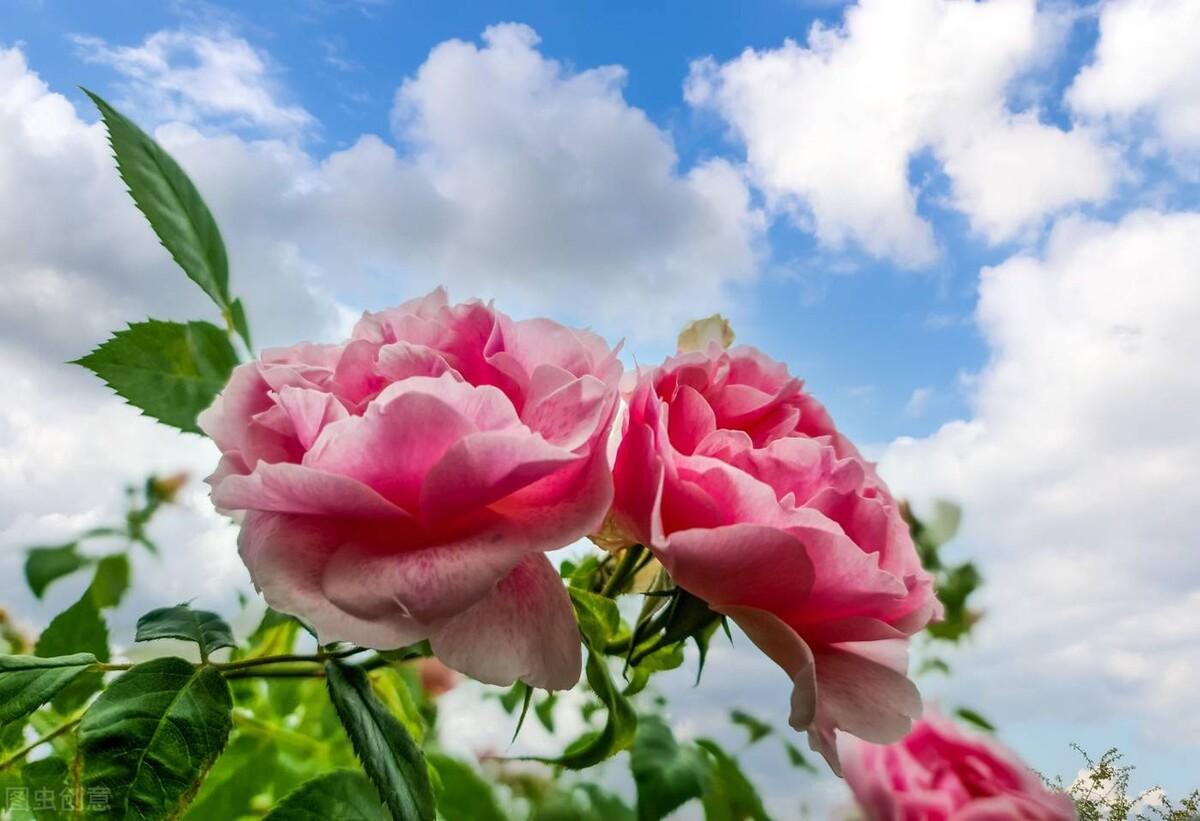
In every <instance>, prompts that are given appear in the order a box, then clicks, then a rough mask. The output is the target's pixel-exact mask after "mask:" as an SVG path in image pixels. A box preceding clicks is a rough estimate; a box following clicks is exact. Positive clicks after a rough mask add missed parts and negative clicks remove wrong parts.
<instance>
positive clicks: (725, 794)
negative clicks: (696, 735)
mask: <svg viewBox="0 0 1200 821" xmlns="http://www.w3.org/2000/svg"><path fill="white" fill-rule="evenodd" d="M696 745H697V746H698V747H700V748H701V749H703V750H704V751H705V752H706V753H707V754H708V756H709V760H710V764H711V765H712V770H711V774H712V780H711V781H710V782H709V788H708V789H707V790H706V791H705V793H704V797H703V799H702V800H703V802H704V818H705V821H770V818H769V816H768V815H767V811H766V810H765V809H764V808H763V805H762V799H761V798H759V797H758V790H756V789H754V785H753V784H751V783H750V780H749V779H748V778H746V775H745V773H743V772H742V768H741V767H740V766H739V765H738V762H737V759H736V758H734V757H733V756H731V755H730V754H729V753H727V752H725V751H724V750H722V749H721V747H720V745H718V744H717V743H716V742H714V741H710V740H708V739H703V738H702V739H699V740H698V741H697V742H696Z"/></svg>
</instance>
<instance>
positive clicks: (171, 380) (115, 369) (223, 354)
mask: <svg viewBox="0 0 1200 821" xmlns="http://www.w3.org/2000/svg"><path fill="white" fill-rule="evenodd" d="M237 363H238V360H237V353H236V352H235V351H234V350H233V346H232V345H231V344H230V343H229V337H227V336H226V335H225V332H224V331H222V330H221V329H220V328H218V327H216V326H215V325H212V324H210V323H208V322H188V323H187V324H183V323H180V322H162V321H159V320H157V319H149V320H146V321H145V322H137V323H134V324H132V325H130V326H129V327H128V328H127V329H126V330H124V331H117V332H116V333H115V334H113V335H112V336H111V337H110V338H109V339H108V341H107V342H105V343H104V344H102V345H101V346H100V347H99V348H96V350H94V351H92V352H91V353H90V354H88V355H87V356H85V357H83V358H81V359H78V360H76V362H75V364H78V365H83V366H84V367H85V368H87V369H88V370H90V371H92V372H93V373H94V374H96V375H97V376H99V377H100V378H101V379H103V380H104V382H105V384H107V385H108V386H109V387H110V388H112V389H113V390H114V391H116V392H117V394H119V395H120V396H121V397H122V398H124V399H125V400H126V401H127V402H129V404H131V405H133V406H134V407H136V408H138V409H140V410H141V411H142V412H143V413H145V414H146V415H147V416H150V417H153V418H154V419H157V420H158V421H160V422H162V423H163V424H166V425H171V426H173V427H176V428H179V429H180V430H183V431H188V432H190V433H199V432H200V428H198V427H197V426H196V416H197V415H198V414H199V413H200V411H202V410H204V409H205V408H207V407H208V406H209V405H211V404H212V401H213V398H214V397H216V395H217V394H218V393H220V392H221V390H222V389H223V388H224V387H225V383H226V382H228V381H229V375H230V374H231V373H232V372H233V369H234V367H236V366H237Z"/></svg>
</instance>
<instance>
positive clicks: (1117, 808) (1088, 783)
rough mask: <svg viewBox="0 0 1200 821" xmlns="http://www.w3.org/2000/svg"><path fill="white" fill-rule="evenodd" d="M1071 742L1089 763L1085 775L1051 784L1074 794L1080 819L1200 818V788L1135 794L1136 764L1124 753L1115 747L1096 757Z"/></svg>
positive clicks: (1169, 820)
mask: <svg viewBox="0 0 1200 821" xmlns="http://www.w3.org/2000/svg"><path fill="white" fill-rule="evenodd" d="M1071 746H1072V747H1073V748H1074V749H1075V751H1076V752H1078V753H1079V754H1080V756H1082V757H1083V760H1084V762H1085V763H1086V768H1085V770H1084V773H1083V775H1081V776H1080V777H1079V778H1076V779H1075V780H1074V781H1073V782H1072V783H1071V784H1070V785H1069V786H1068V785H1064V784H1063V782H1062V779H1058V780H1056V781H1054V782H1048V783H1047V785H1048V786H1049V787H1050V788H1051V789H1056V790H1058V791H1059V792H1065V793H1067V794H1068V795H1070V796H1071V799H1072V800H1073V801H1074V802H1075V809H1076V812H1078V814H1079V821H1196V819H1198V818H1200V790H1192V792H1190V793H1188V794H1187V795H1185V796H1184V797H1183V798H1182V799H1179V800H1177V801H1173V800H1172V799H1171V798H1169V797H1168V796H1166V795H1164V794H1163V793H1162V791H1161V790H1159V789H1157V788H1151V789H1148V790H1144V791H1142V792H1141V793H1140V794H1137V795H1133V794H1131V793H1130V792H1129V780H1130V774H1131V773H1132V772H1133V767H1131V766H1129V765H1127V764H1124V763H1122V759H1123V756H1122V755H1121V753H1120V752H1118V751H1117V750H1116V749H1115V748H1113V749H1110V750H1108V751H1106V752H1105V753H1104V755H1102V756H1100V758H1099V759H1093V758H1092V757H1091V756H1089V755H1088V754H1087V753H1086V752H1084V750H1083V748H1081V747H1080V746H1079V745H1076V744H1073V745H1071ZM1143 803H1144V809H1142V810H1140V811H1139V812H1138V813H1137V815H1133V812H1134V808H1135V807H1136V806H1138V805H1139V804H1143Z"/></svg>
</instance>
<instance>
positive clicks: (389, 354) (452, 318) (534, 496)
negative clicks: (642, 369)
mask: <svg viewBox="0 0 1200 821" xmlns="http://www.w3.org/2000/svg"><path fill="white" fill-rule="evenodd" d="M620 376H621V364H620V362H619V361H618V360H617V358H616V353H615V352H613V351H610V350H609V348H608V346H607V345H606V344H605V343H604V342H603V341H602V340H601V339H600V338H599V337H597V336H595V335H593V334H591V333H588V332H584V331H573V330H570V329H569V328H564V327H563V326H561V325H558V324H556V323H554V322H550V321H549V320H545V319H531V320H526V321H522V322H514V321H513V320H511V319H510V318H508V317H507V316H505V315H504V314H502V313H500V312H498V311H495V310H493V309H492V308H491V307H490V306H489V305H485V304H483V303H481V302H478V301H474V302H468V303H465V304H462V305H454V306H450V305H447V302H446V294H445V292H444V291H442V290H440V289H439V290H437V291H434V292H433V293H431V294H430V295H429V296H426V297H425V298H423V299H418V300H414V301H412V302H408V303H405V304H404V305H401V306H400V307H398V308H393V309H391V310H387V311H382V312H380V313H377V314H365V315H364V316H363V318H362V319H361V320H360V321H359V323H358V324H357V325H356V326H355V328H354V332H353V334H352V335H351V338H350V340H349V341H347V342H346V343H344V344H341V345H313V344H300V345H295V346H293V347H290V348H284V349H276V350H268V351H264V352H263V354H262V356H261V357H260V358H259V360H258V361H257V362H253V363H249V364H245V365H242V366H240V367H238V368H237V370H235V371H234V374H233V377H232V378H231V379H230V382H229V385H228V386H226V388H225V391H224V393H222V395H221V396H220V397H218V398H217V400H216V401H215V402H214V403H213V405H212V407H211V408H209V409H208V410H207V411H205V412H204V414H202V416H201V420H200V424H201V427H202V428H203V429H204V431H205V432H206V433H207V434H208V435H209V436H211V437H212V438H213V440H214V441H215V442H216V443H217V445H218V447H220V449H221V452H222V458H221V462H220V465H219V466H218V468H217V470H216V472H215V473H214V474H213V475H212V476H211V477H210V478H209V482H210V484H211V485H212V488H213V492H212V495H213V501H214V503H215V504H216V505H217V507H219V508H222V509H225V510H230V511H245V515H244V519H243V525H242V532H241V536H240V538H239V546H240V549H241V555H242V559H243V560H244V561H245V563H246V567H247V568H248V569H249V571H250V576H251V578H252V579H253V580H254V583H255V584H256V585H257V586H258V588H259V589H260V590H261V591H262V593H263V596H264V597H265V598H266V600H267V601H268V602H269V603H270V604H271V605H272V606H273V607H275V608H276V609H278V610H281V611H283V612H286V613H292V614H295V615H297V616H300V617H302V618H304V619H307V620H308V621H309V622H310V623H311V624H312V625H313V626H314V627H315V628H316V630H317V632H318V633H319V635H320V638H321V641H322V642H332V641H349V642H354V643H356V644H362V645H366V646H369V647H375V648H394V647H400V646H403V645H408V644H412V643H413V642H416V641H420V640H422V639H429V641H430V644H431V646H432V647H433V650H434V652H435V653H436V654H437V656H438V657H439V658H441V659H442V661H444V662H445V663H446V664H448V665H449V666H451V667H453V668H455V669H457V670H460V671H462V672H464V673H466V674H468V675H470V676H472V677H474V678H476V679H479V680H480V681H484V682H488V683H491V684H511V683H512V682H513V681H515V680H517V679H521V680H523V681H525V682H527V683H529V684H531V685H534V686H537V687H546V688H550V689H563V688H568V687H571V686H573V685H574V684H575V682H576V681H577V680H578V678H579V671H580V643H579V636H578V630H577V628H576V624H575V618H574V615H573V612H572V610H571V606H570V602H569V600H568V598H567V596H566V593H565V591H564V589H563V586H562V583H561V581H560V579H559V577H558V574H557V573H556V572H555V570H554V568H553V566H552V565H551V564H550V561H549V560H548V559H547V558H546V557H545V556H544V555H542V554H543V553H544V552H545V551H547V550H554V549H556V548H559V547H562V546H564V545H567V544H570V543H571V542H573V541H575V540H577V539H579V538H582V537H583V536H585V535H586V534H588V533H589V532H591V531H593V530H595V529H596V528H597V527H599V525H600V523H601V521H602V520H603V518H604V515H605V512H606V510H607V509H608V506H609V503H610V501H611V498H612V492H613V491H612V476H611V471H610V468H609V463H608V459H607V454H606V444H607V439H608V432H609V429H610V427H611V425H612V419H613V416H614V413H615V410H616V407H617V403H618V394H617V384H618V382H619V381H620Z"/></svg>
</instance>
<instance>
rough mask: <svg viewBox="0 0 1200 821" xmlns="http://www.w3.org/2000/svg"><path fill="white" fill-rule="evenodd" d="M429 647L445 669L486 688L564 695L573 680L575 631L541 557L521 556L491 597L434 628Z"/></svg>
mask: <svg viewBox="0 0 1200 821" xmlns="http://www.w3.org/2000/svg"><path fill="white" fill-rule="evenodd" d="M429 643H430V645H431V646H432V647H433V651H434V653H435V654H436V655H437V657H438V658H439V659H441V660H442V662H444V663H445V664H446V665H448V666H450V667H453V668H454V669H456V670H459V671H460V672H463V673H465V674H466V675H468V676H470V677H471V678H474V679H476V680H478V681H482V682H484V683H486V684H497V685H501V686H507V685H510V684H512V683H513V682H515V681H524V682H525V683H526V684H528V685H530V686H531V687H540V688H545V689H547V690H569V689H570V688H571V687H574V686H575V683H576V682H577V681H579V673H580V669H581V666H582V652H581V648H580V638H579V628H578V625H577V624H576V622H575V614H574V612H573V611H572V609H571V602H570V600H569V599H568V597H567V593H566V591H565V590H564V588H563V583H562V579H561V578H559V575H558V573H556V572H555V570H554V566H553V565H551V564H550V561H549V560H548V559H547V558H546V557H545V556H540V555H531V556H527V557H526V558H525V559H524V561H522V562H521V563H520V564H519V565H517V566H516V567H515V568H514V569H513V570H512V572H510V573H509V574H508V575H507V576H505V577H504V578H503V579H501V580H500V582H499V583H498V584H497V585H496V587H495V589H494V590H493V592H492V593H491V595H489V596H487V597H486V598H484V599H482V600H481V601H480V602H479V603H478V604H476V605H474V606H473V607H471V608H470V609H469V610H467V611H466V612H464V613H462V614H460V615H458V616H455V617H453V618H451V619H449V620H447V621H446V622H445V623H444V624H442V625H440V626H439V627H437V629H436V630H435V631H434V632H433V634H432V635H431V636H430V638H429Z"/></svg>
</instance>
